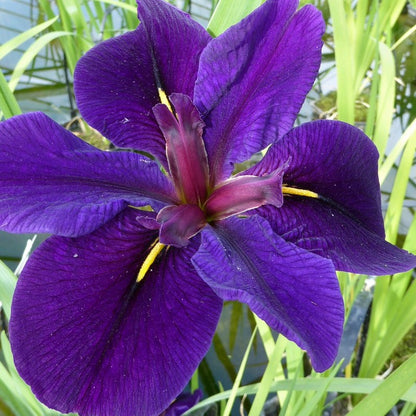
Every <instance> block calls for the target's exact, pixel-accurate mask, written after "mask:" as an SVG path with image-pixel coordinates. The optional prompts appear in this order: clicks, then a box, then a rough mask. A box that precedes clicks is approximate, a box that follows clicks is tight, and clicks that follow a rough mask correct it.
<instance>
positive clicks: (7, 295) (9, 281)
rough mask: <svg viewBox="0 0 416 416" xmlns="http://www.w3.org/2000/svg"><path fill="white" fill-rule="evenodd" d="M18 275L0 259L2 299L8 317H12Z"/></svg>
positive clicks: (0, 295) (0, 291)
mask: <svg viewBox="0 0 416 416" xmlns="http://www.w3.org/2000/svg"><path fill="white" fill-rule="evenodd" d="M16 282H17V277H16V276H15V275H14V274H13V272H12V271H11V270H10V269H9V268H8V267H7V266H6V265H5V264H4V263H3V262H2V261H0V301H1V304H2V308H3V310H4V313H5V314H6V317H7V319H10V309H11V305H12V298H13V293H14V289H15V287H16Z"/></svg>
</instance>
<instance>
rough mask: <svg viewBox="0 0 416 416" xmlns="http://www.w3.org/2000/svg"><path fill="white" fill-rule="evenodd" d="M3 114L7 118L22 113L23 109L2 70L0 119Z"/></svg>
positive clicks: (0, 79) (0, 75)
mask: <svg viewBox="0 0 416 416" xmlns="http://www.w3.org/2000/svg"><path fill="white" fill-rule="evenodd" d="M2 114H3V115H4V118H6V119H7V118H10V117H13V116H16V115H18V114H22V110H21V109H20V107H19V104H18V103H17V100H16V98H15V96H14V95H13V93H12V91H11V90H10V87H9V84H8V83H7V80H6V78H5V77H4V75H3V73H2V72H1V71H0V119H1V117H2Z"/></svg>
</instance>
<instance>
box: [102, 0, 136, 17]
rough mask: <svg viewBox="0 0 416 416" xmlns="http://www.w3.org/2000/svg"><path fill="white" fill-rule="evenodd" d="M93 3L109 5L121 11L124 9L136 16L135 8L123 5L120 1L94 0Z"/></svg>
mask: <svg viewBox="0 0 416 416" xmlns="http://www.w3.org/2000/svg"><path fill="white" fill-rule="evenodd" d="M94 2H100V3H107V4H111V5H113V6H117V7H120V8H121V9H124V10H126V11H128V12H131V13H134V14H135V15H137V7H135V6H133V5H131V4H127V3H124V2H122V1H117V0H94Z"/></svg>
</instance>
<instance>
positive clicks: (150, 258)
mask: <svg viewBox="0 0 416 416" xmlns="http://www.w3.org/2000/svg"><path fill="white" fill-rule="evenodd" d="M156 241H157V240H156ZM165 247H166V245H165V244H162V243H159V241H157V243H156V244H154V246H153V247H152V249H151V250H150V253H149V254H148V255H147V257H146V258H145V260H144V262H143V264H142V266H141V267H140V270H139V273H138V274H137V279H136V282H137V283H139V282H141V281H142V280H143V278H144V276H145V275H146V273H147V272H148V271H149V269H150V267H151V266H152V264H153V263H154V262H155V260H156V258H157V256H158V255H159V254H160V253H161V251H162V250H163V249H164V248H165Z"/></svg>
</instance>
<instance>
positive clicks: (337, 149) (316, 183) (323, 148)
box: [247, 120, 384, 237]
mask: <svg viewBox="0 0 416 416" xmlns="http://www.w3.org/2000/svg"><path fill="white" fill-rule="evenodd" d="M377 161H378V152H377V149H376V147H375V146H374V144H373V143H372V142H371V140H370V139H369V138H368V137H367V136H366V135H365V134H364V133H363V132H362V131H361V130H359V129H357V128H356V127H353V126H351V125H349V124H346V123H342V122H340V121H329V120H318V121H313V122H311V123H305V124H303V125H301V126H300V127H296V128H294V129H293V130H291V131H290V132H289V133H288V134H287V135H286V136H285V137H284V138H283V139H282V140H278V141H276V142H275V143H274V144H273V145H272V146H271V148H270V149H269V151H268V152H267V154H266V156H265V157H264V158H263V160H262V161H261V162H260V163H258V164H257V165H255V166H254V167H253V168H251V169H249V170H248V171H247V174H251V175H263V174H264V173H265V172H272V171H273V170H274V169H276V168H277V167H278V166H281V165H282V164H284V163H286V162H288V168H287V169H286V171H285V174H284V177H283V184H284V185H288V186H289V187H291V186H292V187H296V188H301V189H304V190H309V191H313V192H316V193H318V194H319V195H321V196H322V197H323V198H325V199H326V200H328V201H331V202H332V205H333V206H334V207H338V209H341V210H343V211H345V212H346V213H347V215H349V216H351V217H352V218H354V219H355V220H356V221H358V222H359V223H361V224H362V226H364V227H366V228H367V229H368V230H369V231H371V232H373V233H375V234H377V235H379V236H380V237H384V225H383V217H382V214H381V197H380V185H379V181H378V164H377ZM283 192H284V190H283ZM286 198H287V200H289V198H295V197H292V196H290V195H288V196H287V197H286ZM326 206H327V205H326Z"/></svg>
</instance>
